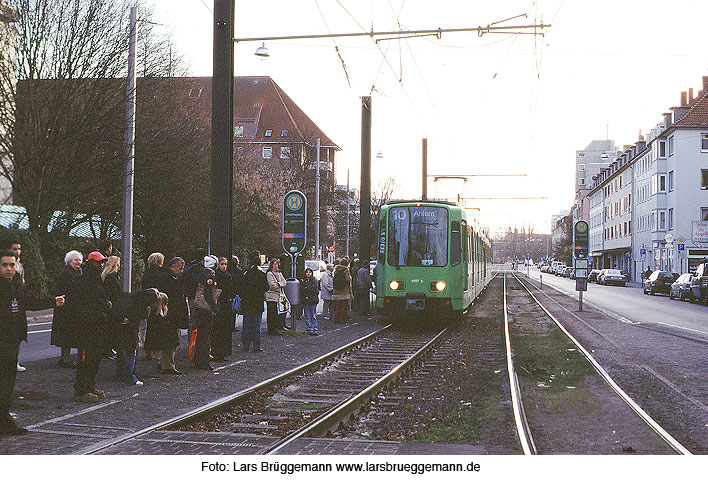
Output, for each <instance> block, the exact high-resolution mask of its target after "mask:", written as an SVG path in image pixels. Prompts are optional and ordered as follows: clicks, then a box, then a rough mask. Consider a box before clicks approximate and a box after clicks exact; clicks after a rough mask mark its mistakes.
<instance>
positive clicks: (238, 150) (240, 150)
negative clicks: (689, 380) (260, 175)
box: [236, 147, 243, 157]
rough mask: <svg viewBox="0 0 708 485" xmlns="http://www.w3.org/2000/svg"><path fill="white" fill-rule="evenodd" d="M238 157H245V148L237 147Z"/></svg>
mask: <svg viewBox="0 0 708 485" xmlns="http://www.w3.org/2000/svg"><path fill="white" fill-rule="evenodd" d="M236 156H237V157H242V156H243V147H236Z"/></svg>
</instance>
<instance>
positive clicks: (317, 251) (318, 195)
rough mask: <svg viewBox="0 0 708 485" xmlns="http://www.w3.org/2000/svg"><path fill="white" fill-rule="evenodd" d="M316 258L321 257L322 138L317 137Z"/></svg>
mask: <svg viewBox="0 0 708 485" xmlns="http://www.w3.org/2000/svg"><path fill="white" fill-rule="evenodd" d="M315 259H322V258H321V257H320V139H319V138H318V139H317V171H316V172H315Z"/></svg>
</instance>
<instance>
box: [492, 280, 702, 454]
mask: <svg viewBox="0 0 708 485" xmlns="http://www.w3.org/2000/svg"><path fill="white" fill-rule="evenodd" d="M512 274H513V273H512ZM513 277H514V279H513V280H511V281H512V284H513V286H514V288H513V290H512V291H515V292H517V293H519V295H518V296H516V295H515V296H514V297H513V298H510V300H513V301H514V302H515V305H517V306H516V307H515V309H514V310H515V311H511V313H512V319H513V320H518V321H517V325H516V326H517V327H518V328H517V329H516V331H515V332H514V330H513V329H511V330H510V333H515V335H516V338H514V335H512V336H511V337H510V340H509V342H510V343H509V345H510V348H512V352H511V353H510V355H514V356H515V358H517V357H519V355H515V354H522V353H523V354H524V356H525V358H526V359H527V360H528V361H529V362H532V364H533V365H534V366H535V368H533V369H531V370H529V369H524V370H525V374H527V378H526V379H522V380H526V381H527V382H526V383H525V384H522V385H520V386H519V388H520V389H521V391H526V394H525V396H524V399H520V401H522V402H523V401H526V402H527V403H530V405H531V406H533V408H534V414H535V417H534V418H529V416H526V420H527V422H529V421H530V422H533V421H534V420H536V421H537V422H536V423H535V426H528V425H526V426H524V425H523V424H521V425H519V426H521V428H520V430H521V431H520V433H519V434H520V436H523V435H524V434H525V432H526V431H528V432H529V433H531V431H532V430H533V429H535V430H536V432H537V433H539V434H545V435H546V436H545V438H544V440H543V441H544V443H543V446H542V447H541V448H540V450H539V453H542V454H543V453H568V452H578V451H577V449H575V450H568V449H563V448H556V447H555V445H554V443H553V438H549V436H548V435H549V433H548V432H547V430H545V429H543V428H540V427H539V422H544V418H543V417H542V415H543V414H544V412H543V410H542V411H538V409H537V408H538V407H540V406H542V405H540V404H539V403H543V404H544V405H546V406H548V407H549V408H552V407H553V402H554V400H555V401H556V402H557V401H560V400H563V399H565V401H564V402H565V403H566V404H567V403H573V402H574V401H573V400H572V398H569V397H568V396H571V395H572V393H576V394H583V393H584V400H585V402H584V404H587V401H588V400H589V401H592V400H593V399H595V400H597V402H598V403H599V404H598V405H605V406H607V409H611V411H605V414H613V413H614V414H616V416H613V419H614V421H613V420H611V419H607V418H608V417H607V416H602V417H595V419H596V420H599V421H598V422H602V423H603V426H604V425H610V426H612V427H617V428H618V429H621V430H622V431H621V433H620V434H622V435H623V436H624V439H625V440H627V441H632V440H634V441H633V442H634V443H637V442H642V440H646V442H647V443H648V442H650V441H652V438H651V437H646V433H645V434H644V435H642V433H641V431H638V430H637V425H636V424H633V423H631V421H633V420H634V421H636V418H632V417H631V416H630V417H628V416H626V413H624V414H623V412H622V411H621V410H620V409H619V407H618V404H615V405H614V406H610V405H609V404H606V403H607V401H608V396H607V392H609V391H608V390H609V389H611V391H612V393H613V394H614V395H615V396H616V397H618V398H619V399H620V400H621V403H622V404H621V406H624V407H626V408H627V409H631V412H632V414H633V416H635V417H638V418H639V419H640V420H641V425H642V426H645V427H646V428H647V429H648V430H650V431H651V433H652V434H653V436H655V437H658V438H659V439H660V440H661V442H662V443H663V444H664V446H667V447H669V448H670V450H671V452H673V453H677V454H684V455H686V454H689V455H690V454H691V452H690V451H689V450H688V449H687V448H686V447H684V446H683V445H682V444H681V443H679V442H678V440H676V439H675V438H674V437H673V436H671V435H670V434H669V433H668V432H667V431H666V430H665V429H664V428H662V427H661V426H660V425H659V424H658V423H657V422H656V421H655V420H654V419H653V418H652V417H651V416H649V414H648V413H647V412H646V411H645V410H644V409H642V408H641V407H640V406H639V405H638V404H637V403H636V402H635V401H634V400H633V399H632V398H631V397H630V396H629V395H628V393H627V392H625V391H624V390H623V389H622V388H621V387H620V386H619V385H618V384H617V383H616V382H615V381H614V380H613V379H612V378H611V377H610V375H609V373H608V372H607V371H606V370H605V369H604V368H603V367H602V366H601V365H600V364H599V363H598V362H597V360H596V359H595V358H594V357H593V356H592V353H591V352H589V351H588V350H586V349H585V348H584V347H583V346H582V345H581V344H580V342H579V341H578V340H577V339H576V338H575V337H574V336H573V335H572V334H571V333H570V332H569V331H568V329H567V328H566V327H565V326H563V325H562V324H561V322H560V321H559V320H558V319H557V318H556V317H555V316H554V315H553V314H552V313H551V312H550V311H549V310H548V309H547V308H546V307H544V306H543V304H542V303H541V302H540V301H539V300H538V299H537V298H536V296H535V295H534V294H533V292H532V291H531V290H530V289H529V288H528V287H527V286H526V285H525V284H524V283H523V282H522V281H521V280H520V279H519V278H518V277H517V276H516V275H515V274H513ZM504 279H505V282H506V275H505V276H504ZM505 286H506V285H505ZM506 293H507V291H506V289H505V296H506ZM524 299H525V300H526V301H524ZM531 302H532V303H531ZM504 307H505V313H506V312H507V311H508V310H509V308H510V305H508V304H506V303H505V305H504ZM514 313H515V315H514ZM514 317H515V318H514ZM527 317H528V318H527ZM530 320H534V321H536V322H540V321H541V320H547V322H548V323H547V326H546V328H545V329H544V330H543V332H546V333H549V332H550V327H548V325H551V326H552V327H555V328H556V329H557V331H559V332H561V333H562V336H563V338H564V339H566V341H567V342H568V343H569V344H571V345H572V346H573V347H572V348H566V349H563V348H562V343H558V342H561V341H558V340H556V344H555V345H556V348H554V347H553V346H550V347H548V348H545V353H546V354H552V353H554V352H565V354H564V355H565V357H564V359H565V360H566V361H568V362H571V364H572V362H577V357H579V356H580V355H582V357H583V359H585V361H586V362H587V363H588V364H589V365H590V366H591V367H592V369H593V371H594V374H595V375H594V376H590V375H589V374H587V373H586V374H585V376H584V377H582V378H578V379H577V381H578V382H579V383H580V384H579V385H578V387H580V386H581V385H582V386H584V387H585V388H584V389H583V393H580V392H579V391H578V390H576V386H575V385H573V386H570V385H568V386H566V387H567V388H568V390H569V391H570V392H568V391H565V390H562V391H560V392H558V391H556V394H552V393H550V391H549V392H546V393H544V389H543V388H546V387H548V388H550V387H553V386H552V385H551V383H552V380H553V378H556V377H557V376H556V375H555V374H550V375H549V376H544V377H548V383H546V382H545V381H540V382H536V381H539V380H540V378H539V376H538V369H539V368H541V369H544V365H545V366H546V367H548V368H550V369H553V367H551V365H548V363H545V364H544V363H541V362H539V361H538V359H543V358H548V357H549V355H545V356H542V355H540V354H532V353H530V352H528V351H527V350H525V349H519V347H520V345H521V344H527V343H529V342H536V344H538V342H537V340H538V335H533V336H531V337H529V336H528V335H527V336H526V338H524V335H523V332H527V333H533V332H536V334H538V333H539V332H541V331H540V330H539V329H538V328H536V329H529V328H526V329H524V327H523V326H524V325H525V326H526V327H528V325H529V321H530ZM536 325H537V326H538V325H539V324H538V323H537V324H536ZM556 339H557V337H556ZM512 343H513V344H514V345H513V346H512V345H511V344H512ZM543 345H549V344H548V342H544V343H543ZM514 348H515V349H517V351H514ZM571 350H575V351H577V352H575V353H574V354H577V356H576V355H571V352H570V351H571ZM534 359H536V360H534ZM563 364H565V363H563ZM576 365H577V366H579V365H580V364H576ZM528 367H531V365H529V366H528ZM569 367H572V365H571V366H569ZM510 369H511V370H510V371H509V372H510V375H512V374H513V375H514V376H516V373H515V371H514V370H513V368H510ZM544 370H546V369H544ZM577 370H578V369H576V371H577ZM549 372H550V371H549ZM562 372H565V371H561V373H562ZM578 374H579V375H580V376H582V374H583V372H582V371H579V372H578ZM595 376H597V377H595ZM565 377H566V378H567V376H565ZM598 377H599V378H601V379H602V383H604V384H603V386H604V387H605V388H606V389H607V390H605V389H602V387H601V386H600V385H598V384H597V383H596V381H598V382H599V379H598ZM560 379H561V380H562V379H563V376H561V378H560ZM534 384H536V385H537V386H538V387H539V388H540V389H538V388H536V387H534ZM556 387H557V386H556ZM549 396H550V397H549ZM597 396H604V397H603V398H602V399H597ZM575 402H576V404H581V403H578V402H577V401H575ZM618 402H619V400H618ZM549 403H550V404H549ZM554 412H556V413H557V412H558V411H557V410H555V411H554ZM576 412H577V416H578V421H577V424H576V425H572V426H573V428H575V429H568V430H567V431H568V432H575V433H578V432H580V433H588V431H587V429H583V427H584V426H586V425H587V422H586V421H582V420H581V419H582V418H586V420H587V417H588V416H593V411H592V410H587V409H578V410H577V411H576ZM520 419H521V420H522V421H523V419H524V414H523V413H521V417H520ZM572 420H573V417H572V416H571V417H570V418H568V420H567V422H566V423H565V425H568V424H569V423H572ZM545 423H546V424H550V421H549V420H548V419H547V420H546V421H545ZM583 423H585V424H583ZM560 427H562V425H561V426H560ZM594 433H595V434H596V435H597V437H596V438H595V439H596V441H597V442H598V445H597V446H598V447H599V448H598V449H597V450H596V451H595V452H596V453H616V452H618V450H617V449H612V446H611V445H610V447H609V449H607V450H606V451H603V449H602V448H601V447H602V446H608V442H607V438H606V437H604V436H603V434H604V432H603V431H602V430H601V429H595V430H594ZM612 433H613V434H615V430H613V431H612ZM550 434H552V433H550ZM556 436H557V438H558V441H559V446H572V443H571V440H566V441H563V440H562V439H560V434H556ZM642 436H644V437H642ZM630 437H631V438H630ZM522 439H523V438H522ZM603 440H604V441H603ZM620 441H621V440H617V442H620ZM561 442H562V443H563V444H562V445H561V444H560V443H561ZM603 443H604V445H603ZM576 445H577V443H576ZM646 446H647V449H648V450H650V451H645V452H649V453H657V452H660V451H659V449H657V448H651V447H652V446H653V447H656V446H657V445H656V444H652V445H646ZM636 448H637V445H635V446H634V447H632V446H623V447H622V451H624V452H635V451H637V450H636ZM640 451H641V450H640ZM585 452H592V451H585Z"/></svg>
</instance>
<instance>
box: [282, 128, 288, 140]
mask: <svg viewBox="0 0 708 485" xmlns="http://www.w3.org/2000/svg"><path fill="white" fill-rule="evenodd" d="M280 136H282V137H283V138H285V137H286V136H288V130H283V131H281V132H280Z"/></svg>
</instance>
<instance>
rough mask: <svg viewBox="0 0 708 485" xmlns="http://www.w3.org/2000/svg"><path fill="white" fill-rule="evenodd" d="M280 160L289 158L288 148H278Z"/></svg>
mask: <svg viewBox="0 0 708 485" xmlns="http://www.w3.org/2000/svg"><path fill="white" fill-rule="evenodd" d="M280 158H290V147H280Z"/></svg>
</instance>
